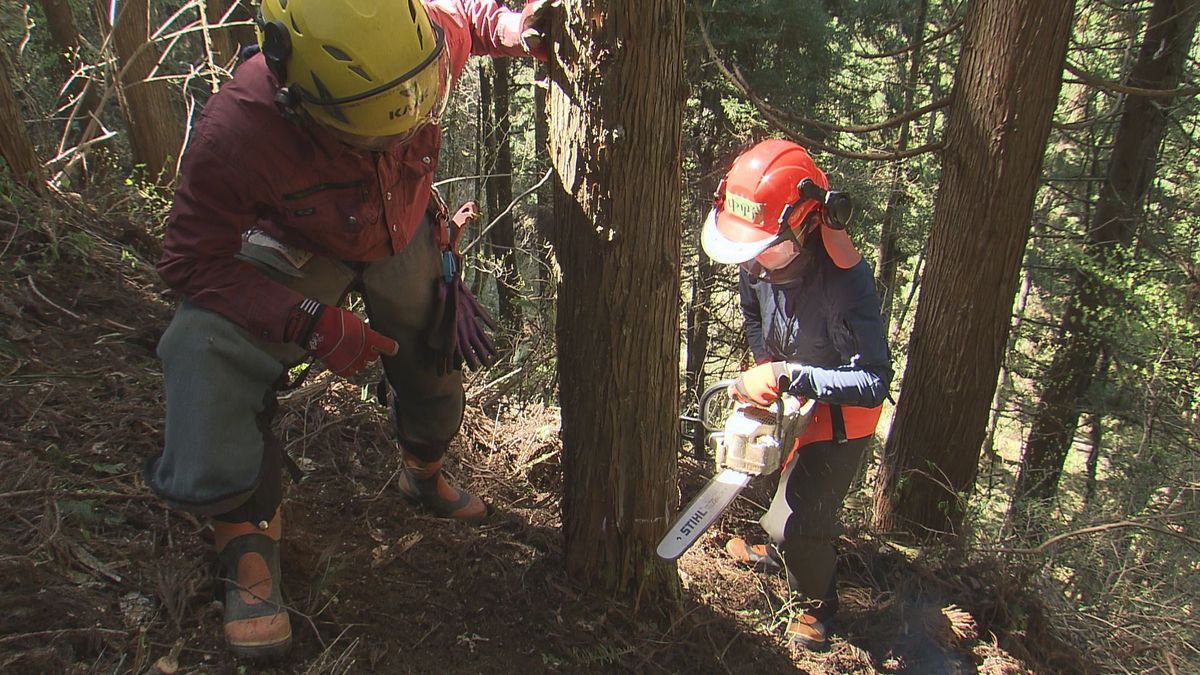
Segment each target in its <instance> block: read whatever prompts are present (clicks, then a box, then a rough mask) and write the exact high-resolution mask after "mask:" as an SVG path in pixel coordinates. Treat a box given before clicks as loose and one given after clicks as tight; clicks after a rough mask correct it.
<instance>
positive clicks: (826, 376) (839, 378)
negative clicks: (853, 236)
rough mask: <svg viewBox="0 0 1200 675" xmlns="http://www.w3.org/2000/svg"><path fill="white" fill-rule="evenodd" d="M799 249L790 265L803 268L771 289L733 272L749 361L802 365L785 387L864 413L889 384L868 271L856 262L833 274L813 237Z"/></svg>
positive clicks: (863, 262)
mask: <svg viewBox="0 0 1200 675" xmlns="http://www.w3.org/2000/svg"><path fill="white" fill-rule="evenodd" d="M805 249H806V252H807V253H808V254H810V255H811V259H809V260H807V261H805V260H804V258H805V257H806V256H805V255H804V254H802V256H801V258H800V259H798V260H797V262H796V263H793V264H794V265H801V266H802V265H805V262H807V266H806V267H805V268H804V270H803V271H802V272H801V273H800V274H799V276H796V278H794V279H792V280H790V281H784V282H779V283H771V282H769V281H767V280H766V279H763V278H760V277H759V276H757V275H755V274H753V273H752V272H750V271H747V270H746V268H745V267H739V279H738V291H739V295H740V297H741V306H742V313H743V314H744V315H745V317H746V325H745V330H746V335H747V337H748V338H749V339H750V350H751V352H753V354H754V360H755V362H756V363H765V362H768V361H788V362H790V363H794V364H802V365H803V368H802V369H801V374H800V376H799V377H797V378H796V379H795V381H794V382H793V383H792V386H791V391H792V393H794V394H797V395H799V396H803V397H805V398H815V399H817V400H818V401H821V402H824V403H831V404H839V405H847V406H860V407H864V408H874V407H876V406H878V405H881V404H882V403H883V401H884V399H886V398H887V395H888V387H889V386H890V385H891V381H892V365H891V363H892V361H891V357H890V356H889V353H888V345H887V339H886V338H885V337H884V330H883V319H882V318H881V316H880V313H879V296H878V294H877V293H876V292H875V280H874V278H873V276H872V273H871V266H870V265H868V264H867V261H866V260H860V261H859V262H858V264H857V265H855V266H854V267H852V268H850V269H848V270H844V269H841V268H839V267H838V266H836V265H834V264H833V261H832V260H830V259H829V256H828V255H827V254H826V253H825V247H824V245H822V243H821V241H820V238H819V237H812V238H811V239H810V241H809V242H808V245H807V246H806V247H805ZM783 272H784V273H787V272H789V270H788V269H785V270H783ZM785 276H786V274H785ZM792 276H795V275H794V274H793V275H792Z"/></svg>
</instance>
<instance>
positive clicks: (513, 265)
mask: <svg viewBox="0 0 1200 675" xmlns="http://www.w3.org/2000/svg"><path fill="white" fill-rule="evenodd" d="M511 84H512V75H510V64H509V60H508V59H493V60H492V126H491V135H492V139H491V142H489V143H488V146H489V147H491V148H492V150H493V152H494V153H495V154H494V155H493V156H492V159H493V161H492V163H491V173H492V174H493V175H492V177H491V178H489V179H488V185H489V186H490V189H489V190H488V192H489V195H491V196H490V197H489V201H490V200H491V198H492V197H493V196H494V199H495V210H494V211H492V215H491V218H493V219H494V218H497V217H499V221H497V223H496V225H495V227H493V228H492V231H491V232H490V233H489V238H490V241H491V244H492V251H493V253H494V254H495V255H496V257H497V258H498V259H499V261H500V273H499V275H498V276H497V277H496V298H497V301H498V307H499V311H500V320H501V321H503V322H504V323H505V324H506V325H507V326H508V327H509V328H510V329H514V330H515V329H516V327H517V326H519V325H520V323H521V309H520V307H518V306H517V302H516V298H517V290H518V288H519V286H520V277H519V276H518V275H517V255H516V251H517V240H516V235H515V233H514V232H513V217H512V213H511V212H510V213H508V214H506V215H504V216H500V213H501V212H503V211H504V209H506V208H508V205H509V204H512V200H513V178H512V172H513V162H512V135H511V131H512V118H511V117H509V109H508V101H509V88H510V86H511ZM488 222H489V223H490V222H491V221H490V220H489V221H488Z"/></svg>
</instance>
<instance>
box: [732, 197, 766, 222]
mask: <svg viewBox="0 0 1200 675" xmlns="http://www.w3.org/2000/svg"><path fill="white" fill-rule="evenodd" d="M725 209H726V210H727V211H729V212H730V213H732V214H733V215H735V216H737V217H738V218H741V219H742V220H747V221H750V222H751V223H758V222H762V213H763V205H762V204H760V203H758V202H755V201H751V200H749V199H746V198H745V197H743V196H741V195H737V194H734V193H732V192H726V193H725Z"/></svg>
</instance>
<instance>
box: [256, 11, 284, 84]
mask: <svg viewBox="0 0 1200 675" xmlns="http://www.w3.org/2000/svg"><path fill="white" fill-rule="evenodd" d="M255 22H256V23H257V24H258V30H259V31H260V32H261V33H262V55H263V58H264V59H266V60H267V67H268V68H270V69H271V73H272V74H273V75H274V76H275V78H276V79H278V80H279V83H280V84H286V83H287V60H288V57H289V56H291V54H292V36H291V34H289V33H288V29H287V26H284V25H283V22H282V21H267V20H266V19H265V18H264V17H263V15H262V10H261V9H260V10H259V12H258V16H257V17H256V18H255Z"/></svg>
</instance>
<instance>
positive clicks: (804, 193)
mask: <svg viewBox="0 0 1200 675" xmlns="http://www.w3.org/2000/svg"><path fill="white" fill-rule="evenodd" d="M796 188H797V190H798V191H799V193H800V197H801V199H813V200H816V202H817V203H818V204H820V205H821V210H822V213H823V214H824V216H825V225H826V226H828V227H829V228H831V229H834V230H844V229H846V227H847V226H848V225H849V224H850V221H851V219H853V218H854V202H853V200H851V199H850V195H848V194H846V193H845V192H838V191H836V190H826V189H825V188H823V187H821V186H820V185H817V184H816V182H814V181H813V179H811V178H805V179H804V180H802V181H800V184H799V185H798V186H796Z"/></svg>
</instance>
